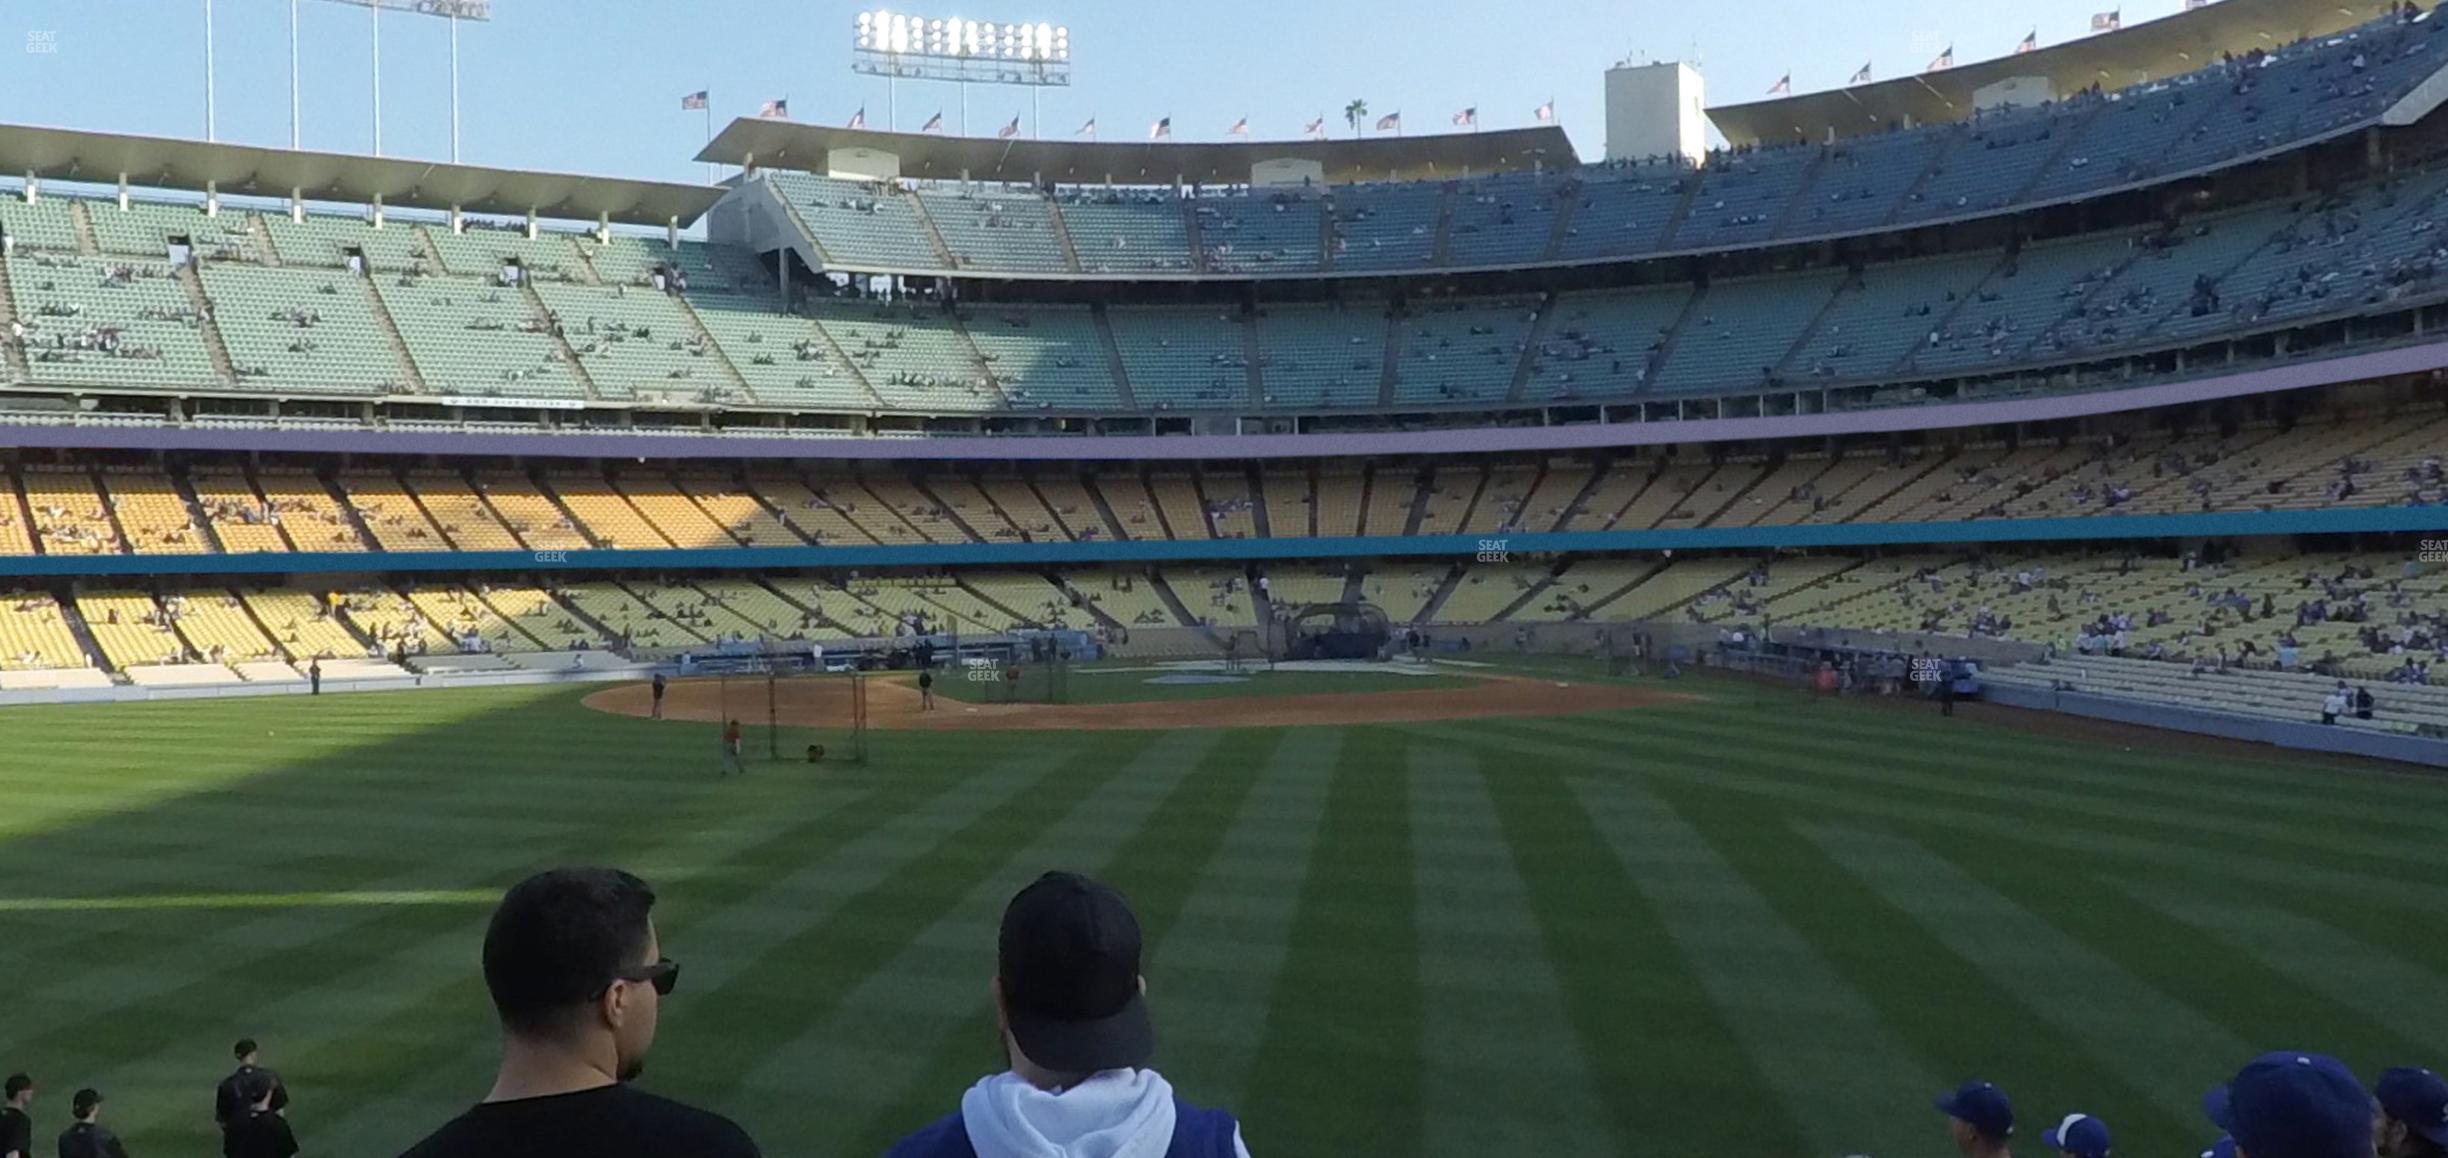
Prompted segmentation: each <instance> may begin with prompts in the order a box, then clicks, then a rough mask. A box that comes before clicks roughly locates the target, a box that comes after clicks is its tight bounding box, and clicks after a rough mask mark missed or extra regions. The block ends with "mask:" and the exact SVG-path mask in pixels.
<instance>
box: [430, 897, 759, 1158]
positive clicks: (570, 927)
mask: <svg viewBox="0 0 2448 1158" xmlns="http://www.w3.org/2000/svg"><path fill="white" fill-rule="evenodd" d="M654 900H655V897H654V890H653V889H650V888H648V887H647V886H646V882H644V881H642V880H639V879H638V878H636V877H634V876H631V875H629V874H628V873H625V872H621V871H619V870H618V869H591V868H590V869H554V870H552V871H550V872H544V873H538V874H536V875H535V876H532V877H529V878H527V879H526V880H523V881H520V882H519V883H518V884H516V885H514V886H512V887H511V889H510V891H509V892H508V893H507V894H505V895H504V896H503V897H502V901H501V906H500V907H499V908H496V909H495V910H493V922H492V924H491V926H490V927H488V928H487V929H486V930H485V942H484V975H485V987H486V988H487V989H489V990H491V991H492V994H493V1008H494V1010H495V1011H496V1012H498V1013H499V1014H500V1015H501V1026H502V1063H501V1073H500V1075H499V1077H497V1078H496V1079H495V1080H494V1083H493V1091H492V1092H491V1093H489V1094H486V1095H485V1099H484V1101H483V1102H481V1103H479V1104H478V1105H477V1106H476V1107H475V1108H474V1109H471V1110H469V1111H468V1112H467V1113H465V1114H462V1115H460V1116H459V1117H457V1118H455V1119H453V1120H452V1121H451V1122H450V1123H449V1124H447V1125H445V1126H443V1127H442V1128H441V1129H440V1130H437V1131H435V1132H434V1134H433V1135H432V1136H431V1137H428V1138H426V1139H425V1140H424V1141H423V1142H420V1143H418V1144H417V1145H416V1146H415V1147H414V1148H413V1149H410V1150H409V1151H408V1152H407V1155H406V1158H445V1156H447V1158H512V1156H516V1158H554V1156H557V1155H565V1154H566V1155H573V1156H577V1155H584V1156H586V1158H674V1156H679V1155H688V1156H690V1158H758V1155H757V1148H756V1143H754V1142H751V1141H750V1140H749V1139H748V1135H747V1133H746V1132H745V1131H743V1130H741V1129H740V1128H739V1126H738V1125H737V1124H736V1123H734V1122H732V1121H731V1120H730V1119H728V1118H725V1117H723V1116H721V1115H719V1114H714V1113H709V1112H707V1111H704V1110H700V1109H696V1108H694V1107H690V1106H684V1105H681V1104H680V1103H678V1102H675V1101H671V1100H670V1099H667V1098H658V1097H656V1096H654V1095H653V1094H649V1093H646V1092H644V1091H642V1090H639V1089H637V1088H635V1087H633V1086H631V1085H630V1084H629V1082H630V1080H631V1079H633V1078H635V1077H637V1076H638V1074H639V1073H640V1072H641V1071H643V1070H644V1069H645V1066H646V1051H647V1050H648V1049H649V1048H650V1047H652V1046H653V1045H654V1036H655V1023H656V1020H657V1018H658V1017H659V1016H660V1014H661V1011H662V1001H663V998H664V997H666V996H669V995H670V993H671V991H672V988H673V987H674V986H675V985H676V984H677V983H678V982H679V979H680V966H679V964H678V963H676V962H673V961H670V960H667V959H665V958H664V957H663V955H662V946H661V944H660V943H659V942H658V941H657V940H656V937H655V929H654V922H653V920H652V919H651V918H650V917H649V916H648V915H647V914H648V911H649V910H650V909H652V908H653V907H654Z"/></svg>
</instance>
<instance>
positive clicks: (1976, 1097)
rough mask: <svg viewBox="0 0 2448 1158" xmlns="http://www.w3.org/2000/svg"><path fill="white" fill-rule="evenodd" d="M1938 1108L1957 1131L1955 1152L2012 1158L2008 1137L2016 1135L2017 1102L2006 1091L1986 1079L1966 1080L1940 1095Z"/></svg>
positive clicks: (1981, 1157)
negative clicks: (2010, 1157)
mask: <svg viewBox="0 0 2448 1158" xmlns="http://www.w3.org/2000/svg"><path fill="white" fill-rule="evenodd" d="M1937 1106H1938V1111H1939V1112H1940V1113H1942V1114H1945V1115H1946V1116H1947V1125H1948V1127H1949V1128H1950V1129H1952V1130H1953V1131H1954V1135H1955V1152H1956V1153H1958V1154H1961V1155H1963V1156H1964V1158H2009V1153H2008V1150H2007V1139H2009V1138H2012V1137H2013V1136H2014V1103H2013V1102H2012V1101H2009V1100H2008V1099H2007V1097H2006V1091H2004V1090H2001V1089H1999V1088H1997V1086H1995V1085H1993V1084H1991V1083H1989V1082H1983V1081H1970V1082H1965V1083H1964V1084H1963V1085H1961V1086H1958V1087H1956V1089H1955V1092H1954V1093H1951V1094H1945V1095H1942V1096H1941V1097H1939V1099H1938V1101H1937Z"/></svg>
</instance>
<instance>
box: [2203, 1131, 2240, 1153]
mask: <svg viewBox="0 0 2448 1158" xmlns="http://www.w3.org/2000/svg"><path fill="white" fill-rule="evenodd" d="M2201 1158H2235V1139H2233V1138H2229V1137H2225V1136H2223V1135H2222V1136H2221V1137H2220V1138H2219V1140H2218V1141H2216V1142H2212V1143H2211V1144H2210V1148H2209V1149H2207V1150H2204V1151H2202V1152H2201Z"/></svg>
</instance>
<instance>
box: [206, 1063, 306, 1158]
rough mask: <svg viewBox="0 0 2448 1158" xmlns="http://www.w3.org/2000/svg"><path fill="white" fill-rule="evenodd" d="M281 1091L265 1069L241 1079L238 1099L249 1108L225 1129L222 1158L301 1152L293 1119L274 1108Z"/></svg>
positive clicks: (272, 1157) (278, 1157)
mask: <svg viewBox="0 0 2448 1158" xmlns="http://www.w3.org/2000/svg"><path fill="white" fill-rule="evenodd" d="M279 1092H280V1085H279V1083H277V1082H274V1081H273V1080H272V1075H271V1074H268V1073H266V1072H264V1071H262V1070H257V1071H255V1072H254V1073H251V1074H248V1075H246V1076H245V1077H243V1078H241V1079H239V1081H238V1096H239V1097H240V1098H243V1099H245V1100H246V1108H245V1109H244V1110H242V1111H240V1112H239V1114H238V1116H237V1117H236V1118H233V1119H231V1120H230V1122H229V1124H228V1125H226V1126H223V1127H222V1128H221V1158H290V1155H293V1154H295V1153H297V1152H298V1144H297V1135H295V1134H293V1133H290V1131H289V1119H287V1118H284V1117H282V1116H281V1115H280V1111H278V1110H275V1109H273V1108H272V1098H273V1096H274V1095H276V1094H278V1093H279Z"/></svg>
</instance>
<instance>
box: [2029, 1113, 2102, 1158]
mask: <svg viewBox="0 0 2448 1158" xmlns="http://www.w3.org/2000/svg"><path fill="white" fill-rule="evenodd" d="M2040 1139H2041V1140H2042V1141H2044V1142H2047V1143H2048V1147H2049V1149H2051V1150H2063V1151H2065V1152H2066V1153H2068V1154H2072V1155H2074V1158H2108V1123H2106V1122H2103V1121H2100V1120H2099V1119H2097V1118H2094V1117H2092V1116H2091V1115H2089V1114H2067V1115H2066V1116H2065V1120H2064V1121H2062V1122H2059V1123H2057V1124H2056V1125H2055V1126H2052V1127H2050V1128H2049V1130H2048V1132H2047V1133H2045V1134H2042V1135H2041V1136H2040Z"/></svg>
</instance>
